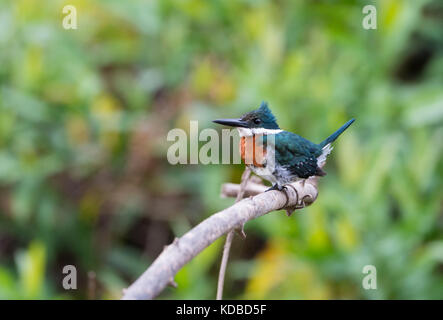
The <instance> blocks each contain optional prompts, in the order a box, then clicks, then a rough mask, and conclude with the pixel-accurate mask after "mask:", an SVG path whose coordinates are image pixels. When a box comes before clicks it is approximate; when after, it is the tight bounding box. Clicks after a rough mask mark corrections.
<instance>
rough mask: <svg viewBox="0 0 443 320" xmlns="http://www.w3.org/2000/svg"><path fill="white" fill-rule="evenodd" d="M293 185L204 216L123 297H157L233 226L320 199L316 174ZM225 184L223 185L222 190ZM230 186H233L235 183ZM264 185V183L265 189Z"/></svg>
mask: <svg viewBox="0 0 443 320" xmlns="http://www.w3.org/2000/svg"><path fill="white" fill-rule="evenodd" d="M291 186H292V187H288V188H287V189H286V195H285V193H284V192H280V191H269V192H264V193H259V194H257V195H256V196H254V197H250V198H246V199H243V200H242V201H240V202H237V203H235V204H234V205H232V206H231V207H229V208H227V209H225V210H223V211H220V212H218V213H215V214H213V215H212V216H210V217H209V218H207V219H206V220H203V221H202V222H201V223H199V224H198V225H197V226H195V227H194V228H193V229H191V230H190V231H188V232H187V233H186V234H184V235H183V236H182V237H181V238H176V239H175V240H174V242H173V243H172V244H170V245H169V246H166V247H165V249H164V250H163V252H162V253H161V254H160V256H159V257H158V258H157V259H156V260H155V261H154V262H153V263H152V264H151V266H150V267H149V268H148V269H147V270H146V271H145V272H144V273H143V274H142V275H141V276H140V277H139V278H138V279H137V280H136V281H135V282H134V283H133V284H131V285H130V286H129V288H128V289H126V290H124V294H123V299H137V300H138V299H153V298H155V297H156V296H157V295H158V294H160V292H162V291H163V289H164V288H165V287H166V286H167V285H168V284H173V283H174V276H175V274H176V273H177V272H178V270H180V269H181V268H182V267H183V266H184V265H185V264H186V263H188V262H189V261H191V260H192V259H193V258H194V257H195V256H197V255H198V254H199V253H200V252H201V251H202V250H203V249H205V248H206V247H208V246H209V245H210V244H211V243H213V242H214V241H215V240H217V239H218V238H219V237H221V236H223V235H224V234H226V233H228V232H229V231H231V230H235V229H239V228H242V227H243V225H244V224H245V223H246V222H248V221H250V220H252V219H255V218H258V217H261V216H263V215H265V214H267V213H269V212H271V211H275V210H280V209H282V207H283V206H285V204H286V207H285V209H286V211H287V212H288V214H290V213H292V212H293V211H294V210H295V209H300V208H303V207H305V206H307V205H310V204H311V203H313V202H314V201H315V199H317V195H318V190H317V178H316V177H311V178H309V179H307V180H305V181H303V180H302V181H299V182H295V183H293V184H291ZM226 188H227V186H226V185H224V186H223V190H226ZM230 188H231V189H232V186H231V187H230ZM257 188H258V187H257V186H256V185H255V184H253V183H248V186H247V187H246V189H245V191H246V194H248V192H250V193H253V192H256V191H257ZM265 188H266V187H265V186H263V189H265ZM230 194H232V192H231V193H230Z"/></svg>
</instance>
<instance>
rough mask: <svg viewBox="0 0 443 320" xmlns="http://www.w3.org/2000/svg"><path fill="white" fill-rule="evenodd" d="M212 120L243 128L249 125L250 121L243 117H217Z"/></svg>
mask: <svg viewBox="0 0 443 320" xmlns="http://www.w3.org/2000/svg"><path fill="white" fill-rule="evenodd" d="M212 122H215V123H218V124H222V125H225V126H231V127H242V128H247V127H248V123H247V122H246V121H243V120H241V119H217V120H214V121H212Z"/></svg>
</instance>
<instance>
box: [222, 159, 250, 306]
mask: <svg viewBox="0 0 443 320" xmlns="http://www.w3.org/2000/svg"><path fill="white" fill-rule="evenodd" d="M250 176H251V169H249V167H246V168H245V171H244V172H243V174H242V176H241V182H240V186H239V189H238V191H237V196H236V199H235V202H239V201H240V200H241V199H243V196H244V194H245V189H246V186H247V185H248V181H249V177H250ZM241 232H242V234H243V235H244V236H246V235H245V233H244V231H243V226H242V230H241ZM233 238H234V230H231V231H229V233H228V235H227V236H226V240H225V246H224V248H223V256H222V261H221V264H220V272H219V274H218V284H217V296H216V298H217V300H221V299H222V297H223V284H224V282H225V273H226V267H227V265H228V259H229V251H230V250H231V245H232V239H233Z"/></svg>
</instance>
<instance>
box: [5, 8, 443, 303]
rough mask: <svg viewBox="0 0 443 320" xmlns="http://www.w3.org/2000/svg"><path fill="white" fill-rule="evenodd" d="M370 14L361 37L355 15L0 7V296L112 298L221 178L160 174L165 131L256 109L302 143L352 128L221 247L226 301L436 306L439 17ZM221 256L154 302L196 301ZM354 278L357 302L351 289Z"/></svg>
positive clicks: (194, 266)
mask: <svg viewBox="0 0 443 320" xmlns="http://www.w3.org/2000/svg"><path fill="white" fill-rule="evenodd" d="M373 3H374V4H375V5H376V7H377V9H378V10H377V18H378V23H377V25H378V29H377V30H364V29H363V28H362V26H361V21H362V18H363V14H362V7H363V6H364V5H366V4H367V1H340V3H337V2H336V1H326V0H324V1H308V0H303V1H279V2H272V1H248V0H245V1H219V0H216V1H204V0H189V1H181V0H162V1H160V0H151V1H142V0H135V1H117V0H113V1H109V0H106V1H104V0H103V1H98V0H96V1H80V0H79V1H75V4H74V5H75V6H76V8H77V15H78V29H77V30H65V29H63V27H62V19H63V14H62V8H63V6H64V5H65V4H70V3H68V2H66V3H65V2H60V1H54V0H52V1H31V0H17V1H13V2H5V1H4V2H1V3H0V65H1V68H0V113H1V116H0V146H1V148H0V298H2V299H8V298H19V299H22V298H23V299H33V298H68V299H72V298H104V299H107V298H119V297H120V295H121V290H122V288H124V287H125V286H127V284H129V283H130V282H131V281H133V280H134V279H135V278H136V277H137V276H138V275H140V273H141V272H142V271H143V270H144V269H145V268H146V267H147V266H148V265H149V263H151V262H152V261H153V259H155V257H156V256H157V255H158V254H159V253H160V252H161V250H162V247H163V245H165V244H168V243H170V242H171V241H172V240H173V238H174V237H175V236H180V235H182V234H183V233H184V232H186V231H187V230H189V228H191V227H192V226H193V225H195V224H196V223H198V222H199V221H201V220H202V219H204V218H205V217H207V216H209V215H210V214H212V213H214V212H216V211H218V210H220V209H223V208H224V207H226V206H228V205H230V204H232V200H230V199H220V198H219V190H220V185H221V183H223V182H227V181H233V182H238V181H239V178H240V174H241V171H242V166H239V165H236V166H226V165H207V166H204V165H188V166H184V165H181V166H180V165H178V166H172V165H169V164H168V162H167V160H166V152H167V148H168V143H167V141H166V135H167V132H168V130H170V129H171V128H175V127H179V128H183V129H185V130H188V128H189V120H199V127H200V129H203V128H206V127H210V126H212V125H213V124H212V123H211V122H210V121H211V120H212V119H215V118H222V117H237V116H240V115H241V114H243V113H244V112H246V111H249V110H252V109H254V108H256V107H257V106H258V105H259V103H260V102H261V101H262V100H267V101H268V102H269V103H270V107H271V109H272V111H273V113H274V114H275V116H276V117H277V119H278V121H279V125H280V126H281V127H282V128H284V129H286V130H288V131H293V132H296V133H298V134H300V135H302V136H304V137H306V138H308V139H310V140H312V141H314V142H320V141H321V140H322V139H324V138H325V137H327V136H328V135H329V134H331V133H332V132H333V131H334V130H336V129H337V128H338V127H339V126H340V125H342V124H343V123H344V122H345V121H347V120H348V119H350V118H351V117H355V118H356V122H355V123H354V124H353V125H352V126H351V127H350V128H349V129H348V130H347V131H346V132H345V133H344V134H343V135H342V136H340V138H339V139H338V141H337V142H336V143H335V148H334V150H333V152H332V155H331V156H330V158H329V160H328V163H327V165H326V167H325V171H327V172H328V175H327V176H326V177H325V178H322V179H321V182H320V196H319V198H318V200H317V201H316V202H315V204H314V205H312V206H311V207H309V208H306V209H304V210H301V211H299V212H298V213H296V214H295V215H294V216H292V217H291V218H287V217H285V216H284V215H283V214H281V213H273V214H269V215H267V216H265V217H262V218H260V219H258V220H256V221H253V222H251V223H249V224H247V225H246V233H247V234H248V238H247V239H246V240H245V241H240V240H239V239H235V248H234V250H233V255H232V257H231V262H230V265H229V267H228V272H227V285H226V289H225V292H226V296H227V297H230V298H272V299H279V298H282V299H293V298H297V299H298V298H306V299H311V298H320V299H329V298H338V299H348V298H353V299H373V298H382V299H402V298H407V299H409V298H420V299H422V298H434V299H435V298H440V299H441V298H443V274H442V265H443V240H442V239H443V237H442V235H443V232H442V228H443V225H442V214H443V210H442V209H443V208H442V201H441V200H442V198H443V197H442V196H443V194H442V190H443V185H442V183H443V179H442V178H443V163H442V161H441V159H442V150H443V128H442V122H443V112H442V110H443V108H442V104H443V90H442V82H443V76H442V75H443V54H442V53H443V21H442V20H441V15H440V16H439V15H438V14H437V15H433V14H432V12H438V10H442V7H441V6H440V5H439V1H424V0H421V1H416V0H409V1H406V0H405V1H398V0H383V1H381V0H380V1H373ZM439 8H440V9H439ZM242 248H243V249H242ZM221 250H222V241H221V240H220V241H217V242H216V243H215V244H213V245H212V246H210V247H209V248H207V249H206V250H205V251H204V252H203V253H202V255H201V256H199V257H198V258H197V259H195V260H194V261H192V262H191V263H190V264H189V265H187V266H186V267H185V268H184V269H183V270H181V271H180V272H179V274H178V275H177V279H176V281H177V283H178V284H179V288H178V289H172V288H170V289H167V290H166V291H165V292H164V294H163V295H162V296H161V297H162V298H180V299H181V298H196V299H200V298H214V297H215V290H216V279H217V272H218V265H219V262H220V258H221ZM67 264H72V265H75V266H76V267H77V270H78V278H79V284H78V290H76V291H65V290H63V288H62V278H63V274H62V269H63V266H64V265H67ZM367 264H372V265H374V266H376V267H377V276H378V283H377V287H378V289H377V290H364V289H363V288H362V285H361V283H362V279H363V276H364V275H363V274H362V269H363V266H365V265H367ZM89 271H94V272H95V274H96V280H95V285H93V283H92V281H94V280H91V277H90V276H88V272H89ZM90 274H91V273H89V275H90ZM91 283H92V284H91ZM94 288H95V289H94Z"/></svg>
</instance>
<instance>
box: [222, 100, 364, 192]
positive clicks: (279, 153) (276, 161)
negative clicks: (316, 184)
mask: <svg viewBox="0 0 443 320" xmlns="http://www.w3.org/2000/svg"><path fill="white" fill-rule="evenodd" d="M354 121H355V119H351V120H349V121H348V122H346V123H345V124H344V125H343V126H341V127H340V128H339V129H338V130H337V131H335V132H334V133H333V134H331V135H330V136H329V137H327V138H326V139H325V140H323V141H322V142H320V143H319V144H316V143H314V142H311V141H309V140H307V139H305V138H303V137H301V136H299V135H297V134H295V133H292V132H288V131H284V130H282V129H280V127H279V125H278V124H277V120H276V119H275V117H274V115H273V114H272V112H271V110H270V109H269V107H268V103H267V102H265V101H263V102H262V103H261V104H260V107H259V108H258V109H256V110H253V111H250V112H248V113H246V114H244V115H243V116H242V117H241V118H239V119H217V120H214V121H213V122H215V123H218V124H222V125H226V126H231V127H235V128H237V130H238V132H239V135H240V155H241V159H242V160H243V161H244V162H245V164H246V165H247V166H248V167H249V168H250V169H251V170H252V172H254V173H255V174H256V175H258V176H260V177H262V178H264V179H265V180H268V181H269V182H271V184H272V187H271V188H269V189H268V190H266V191H270V190H279V191H282V190H283V189H285V185H286V184H289V183H292V182H296V181H298V180H302V179H307V178H309V177H312V176H324V175H326V172H324V171H323V169H322V167H323V165H324V164H325V162H326V157H327V156H328V155H329V154H330V153H331V151H332V148H333V147H332V146H331V144H332V143H333V142H334V141H335V140H336V139H337V138H338V136H340V135H341V134H342V133H343V131H345V130H346V129H347V128H348V127H349V126H350V125H351V124H352V123H353V122H354Z"/></svg>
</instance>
